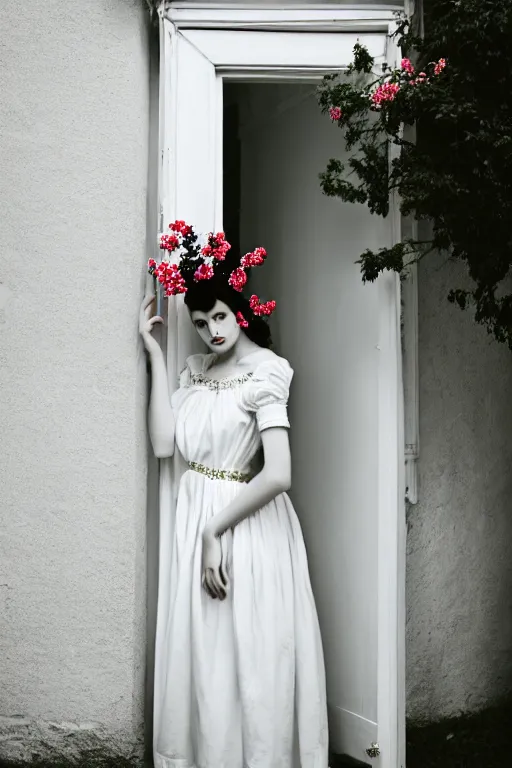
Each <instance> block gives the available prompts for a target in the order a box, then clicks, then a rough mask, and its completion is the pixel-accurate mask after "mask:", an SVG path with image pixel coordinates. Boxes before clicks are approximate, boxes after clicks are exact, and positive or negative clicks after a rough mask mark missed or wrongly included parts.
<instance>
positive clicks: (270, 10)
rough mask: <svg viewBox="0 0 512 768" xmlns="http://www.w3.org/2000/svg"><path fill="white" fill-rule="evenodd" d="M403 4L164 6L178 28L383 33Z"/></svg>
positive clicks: (175, 3) (185, 4)
mask: <svg viewBox="0 0 512 768" xmlns="http://www.w3.org/2000/svg"><path fill="white" fill-rule="evenodd" d="M397 11H398V12H400V11H403V2H395V3H386V4H385V5H383V6H379V5H376V4H368V3H354V4H352V5H340V4H339V3H333V4H323V5H315V4H308V3H296V4H290V5H288V6H284V7H283V4H282V3H281V4H278V3H275V4H270V3H269V4H265V5H264V6H262V5H261V3H254V2H253V3H250V2H247V3H208V4H205V3H180V2H172V3H167V4H166V11H165V13H166V15H167V18H168V19H169V20H170V21H172V22H173V23H174V24H176V26H177V27H178V28H180V29H186V28H194V29H201V28H202V29H208V28H215V29H222V28H227V29H259V30H272V29H276V28H278V29H280V30H281V31H286V30H287V29H294V30H297V29H300V30H302V31H317V32H318V31H321V30H328V31H331V32H333V31H338V32H340V31H355V30H361V31H366V32H370V31H379V32H382V31H385V30H386V29H387V28H388V25H389V24H390V23H391V22H392V21H393V18H394V14H395V13H396V12H397Z"/></svg>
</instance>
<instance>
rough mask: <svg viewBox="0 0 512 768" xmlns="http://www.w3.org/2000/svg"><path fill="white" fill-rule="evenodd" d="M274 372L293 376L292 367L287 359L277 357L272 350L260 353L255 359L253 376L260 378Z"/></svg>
mask: <svg viewBox="0 0 512 768" xmlns="http://www.w3.org/2000/svg"><path fill="white" fill-rule="evenodd" d="M273 371H283V372H286V373H290V374H291V373H292V367H291V365H290V363H289V362H288V360H287V359H286V358H284V357H281V356H280V355H277V354H276V353H275V352H273V351H272V350H271V349H264V350H262V351H261V353H258V356H257V358H256V359H255V362H254V370H253V375H254V377H255V378H259V377H260V376H264V375H265V373H269V372H273Z"/></svg>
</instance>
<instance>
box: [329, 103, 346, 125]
mask: <svg viewBox="0 0 512 768" xmlns="http://www.w3.org/2000/svg"><path fill="white" fill-rule="evenodd" d="M342 115H343V113H342V111H341V109H340V108H339V107H331V108H330V110H329V116H330V118H331V120H332V121H333V122H334V123H337V122H338V120H341V118H342Z"/></svg>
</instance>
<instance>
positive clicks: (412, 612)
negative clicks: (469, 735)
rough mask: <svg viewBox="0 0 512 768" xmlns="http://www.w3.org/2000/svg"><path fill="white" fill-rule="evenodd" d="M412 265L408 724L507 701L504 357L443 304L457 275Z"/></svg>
mask: <svg viewBox="0 0 512 768" xmlns="http://www.w3.org/2000/svg"><path fill="white" fill-rule="evenodd" d="M445 261H446V259H443V258H442V257H441V256H438V257H437V259H432V258H430V257H429V259H428V262H427V261H425V262H424V263H422V264H421V265H420V274H419V278H420V279H419V288H420V305H419V309H420V316H419V319H420V390H421V391H420V398H421V400H420V440H421V458H420V463H419V494H420V503H419V504H418V506H416V507H412V508H411V510H410V512H409V534H408V559H407V593H408V595H407V604H408V643H407V649H408V657H407V694H408V695H407V704H408V716H409V717H410V718H413V719H422V720H436V719H440V718H442V717H445V716H449V715H456V714H458V713H459V712H461V711H462V712H464V711H472V710H477V709H480V708H482V707H484V706H485V705H486V704H488V703H490V702H492V701H493V700H494V699H497V698H498V697H499V696H500V695H502V694H505V693H507V692H509V691H511V690H512V557H511V555H510V546H511V542H512V472H511V466H512V398H511V392H512V353H511V352H509V351H508V349H507V348H506V347H503V346H500V345H498V344H497V343H496V342H494V341H492V339H491V337H490V336H488V335H487V333H486V332H485V330H484V329H483V328H481V327H478V326H476V325H475V324H474V322H473V320H472V318H471V316H470V314H469V313H467V314H466V313H462V312H460V310H458V309H457V308H455V307H453V306H452V305H451V304H449V303H448V302H447V300H446V295H447V293H448V290H449V288H451V287H459V286H460V287H462V285H463V284H464V273H463V270H462V269H461V266H460V265H456V264H453V263H451V264H450V263H445Z"/></svg>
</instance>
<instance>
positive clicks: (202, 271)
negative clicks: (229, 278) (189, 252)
mask: <svg viewBox="0 0 512 768" xmlns="http://www.w3.org/2000/svg"><path fill="white" fill-rule="evenodd" d="M212 277H213V267H212V266H211V264H201V266H200V267H198V268H197V269H196V271H195V273H194V280H196V281H197V280H210V279H211V278H212Z"/></svg>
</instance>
